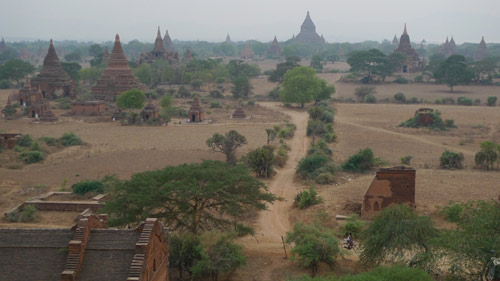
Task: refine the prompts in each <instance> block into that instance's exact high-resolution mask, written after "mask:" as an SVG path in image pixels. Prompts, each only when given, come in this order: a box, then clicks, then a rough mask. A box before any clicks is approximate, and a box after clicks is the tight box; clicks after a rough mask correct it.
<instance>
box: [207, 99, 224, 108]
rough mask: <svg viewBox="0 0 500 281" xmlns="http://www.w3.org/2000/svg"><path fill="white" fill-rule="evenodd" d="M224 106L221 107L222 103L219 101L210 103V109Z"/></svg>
mask: <svg viewBox="0 0 500 281" xmlns="http://www.w3.org/2000/svg"><path fill="white" fill-rule="evenodd" d="M221 107H222V106H221V105H220V102H218V101H213V102H211V103H210V108H221Z"/></svg>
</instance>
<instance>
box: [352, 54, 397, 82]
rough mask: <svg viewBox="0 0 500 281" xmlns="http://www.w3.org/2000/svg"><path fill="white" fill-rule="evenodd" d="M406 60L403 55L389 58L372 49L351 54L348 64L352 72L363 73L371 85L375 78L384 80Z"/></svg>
mask: <svg viewBox="0 0 500 281" xmlns="http://www.w3.org/2000/svg"><path fill="white" fill-rule="evenodd" d="M404 60H405V57H404V56H402V55H399V54H394V55H391V56H389V57H387V56H386V55H385V54H384V53H382V52H381V51H379V50H378V49H371V50H368V51H355V52H352V53H350V54H349V56H348V58H347V63H348V64H349V65H350V66H351V70H350V71H351V72H356V73H361V74H362V75H364V76H365V80H366V82H367V83H371V82H373V80H374V77H375V76H378V77H380V78H381V79H382V80H384V79H385V77H386V76H389V75H391V74H392V73H393V72H394V70H395V69H396V67H397V66H398V65H399V64H400V63H401V62H402V61H404Z"/></svg>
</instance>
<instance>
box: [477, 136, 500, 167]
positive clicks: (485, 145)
mask: <svg viewBox="0 0 500 281" xmlns="http://www.w3.org/2000/svg"><path fill="white" fill-rule="evenodd" d="M474 160H475V162H476V166H477V167H479V168H480V169H485V170H492V169H493V167H494V164H495V163H497V164H498V162H500V144H495V143H494V142H492V141H485V142H482V143H481V151H479V152H478V153H476V156H475V157H474Z"/></svg>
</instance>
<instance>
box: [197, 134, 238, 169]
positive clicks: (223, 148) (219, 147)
mask: <svg viewBox="0 0 500 281" xmlns="http://www.w3.org/2000/svg"><path fill="white" fill-rule="evenodd" d="M246 143H247V139H246V138H245V136H243V135H241V134H240V133H238V132H237V131H235V130H231V131H229V132H227V133H226V134H225V135H221V134H219V133H215V134H213V135H212V137H211V138H209V139H207V141H206V144H207V145H208V147H210V148H211V149H212V150H213V151H214V152H222V153H224V154H225V155H226V163H228V164H231V165H234V164H236V149H238V148H239V147H240V146H242V145H244V144H246Z"/></svg>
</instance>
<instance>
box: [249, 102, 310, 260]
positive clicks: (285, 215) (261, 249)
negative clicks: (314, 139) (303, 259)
mask: <svg viewBox="0 0 500 281" xmlns="http://www.w3.org/2000/svg"><path fill="white" fill-rule="evenodd" d="M259 104H260V105H261V106H264V107H267V108H269V109H272V110H276V111H280V112H282V113H285V114H287V115H288V116H290V121H291V123H293V124H295V125H296V126H297V129H296V130H295V136H294V137H293V138H292V139H291V140H289V141H287V144H288V145H289V146H290V148H291V151H289V153H288V161H287V162H286V165H285V167H283V168H281V169H279V170H277V173H276V175H275V176H274V177H273V178H272V179H270V180H268V181H265V182H266V185H267V187H268V188H269V191H270V192H272V193H273V194H275V195H276V196H279V197H281V198H283V201H276V202H275V203H274V204H272V205H269V210H268V211H263V212H260V214H259V218H258V220H257V223H256V226H255V227H254V229H255V238H253V237H252V238H248V237H247V238H245V239H244V241H242V242H243V243H244V245H245V249H246V252H247V254H249V255H256V256H284V253H283V245H282V241H281V236H285V234H286V232H287V231H289V230H290V229H291V228H292V226H291V225H290V222H289V210H290V207H291V206H292V203H293V198H294V196H295V194H297V192H298V191H299V190H301V189H302V185H301V184H300V183H296V182H294V177H295V167H296V166H297V163H298V161H299V160H300V158H302V157H303V156H304V155H305V154H306V152H307V148H308V146H309V139H308V138H307V137H306V127H307V119H308V114H307V111H305V110H295V109H289V108H286V107H283V106H282V105H281V104H280V103H275V102H262V103H259Z"/></svg>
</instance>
